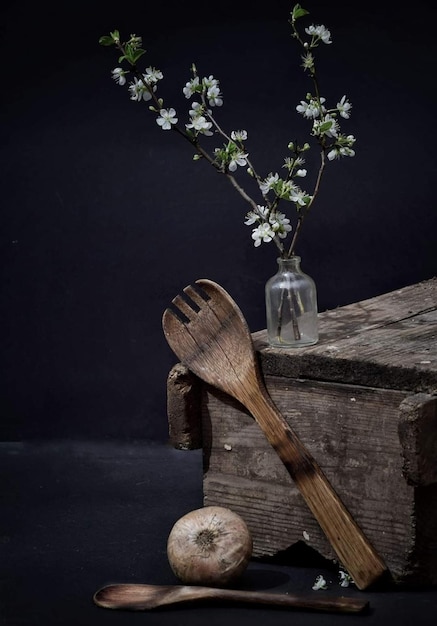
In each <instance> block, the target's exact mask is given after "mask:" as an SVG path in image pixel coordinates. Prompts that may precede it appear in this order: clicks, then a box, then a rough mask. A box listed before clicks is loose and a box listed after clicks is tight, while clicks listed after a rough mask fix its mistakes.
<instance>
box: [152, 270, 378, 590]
mask: <svg viewBox="0 0 437 626" xmlns="http://www.w3.org/2000/svg"><path fill="white" fill-rule="evenodd" d="M162 326H163V330H164V335H165V337H166V339H167V342H168V344H169V346H170V347H171V349H172V350H173V352H174V353H175V354H176V356H177V357H178V359H179V360H180V361H181V363H183V364H184V365H185V366H186V367H188V368H189V369H190V370H191V371H192V372H193V373H194V374H195V375H196V376H198V377H199V378H201V379H202V380H203V381H205V382H206V383H208V384H210V385H213V386H214V387H216V388H217V389H220V390H221V391H224V392H225V393H227V394H228V395H230V396H232V397H233V398H235V399H236V400H238V401H239V402H240V403H241V404H242V405H244V406H245V407H246V409H247V410H248V411H249V412H250V413H251V414H252V415H253V417H254V418H255V420H256V422H257V423H258V424H259V426H260V427H261V429H262V430H263V432H264V434H265V436H266V438H267V440H268V441H269V443H270V444H271V445H272V446H273V448H274V449H275V450H276V452H277V454H278V455H279V457H280V459H281V460H282V462H283V463H284V465H285V467H286V469H287V471H288V473H289V474H290V476H291V478H292V479H293V480H294V482H295V484H296V486H297V488H298V489H299V491H300V493H301V494H302V496H303V498H304V499H305V501H306V503H307V505H308V507H309V508H310V510H311V512H312V513H313V515H314V517H315V518H316V519H317V521H318V523H319V524H320V527H321V528H322V530H323V531H324V533H325V535H326V537H327V539H328V541H329V542H330V543H331V545H332V547H333V549H334V550H335V552H336V554H337V556H338V558H339V560H340V561H341V563H342V564H343V566H344V568H345V569H346V570H347V571H348V573H349V574H350V576H351V577H352V579H353V581H354V583H355V584H356V586H357V587H358V588H359V589H366V588H367V587H368V586H369V585H371V584H373V583H374V582H376V581H377V580H378V579H379V578H380V577H381V576H382V574H383V573H384V572H386V571H387V568H386V566H385V564H384V561H383V560H382V558H381V557H380V556H379V555H378V554H377V552H376V551H375V549H374V548H373V546H372V545H371V544H370V542H369V541H368V539H367V538H366V537H365V535H364V533H363V532H362V530H361V529H360V528H359V526H358V524H357V523H356V522H355V520H354V519H353V517H352V516H351V514H350V513H349V511H348V510H347V509H346V507H345V505H344V504H343V502H342V501H341V500H340V498H339V496H338V495H337V493H336V492H335V490H334V489H333V487H332V486H331V484H330V483H329V481H328V479H327V478H326V476H325V474H324V473H323V472H322V470H321V468H320V467H319V465H318V464H317V462H316V461H315V459H314V458H313V456H312V455H311V454H310V452H309V451H308V450H307V449H306V447H305V446H304V444H303V443H302V442H301V441H300V439H299V438H298V436H297V435H296V433H295V432H294V431H293V430H292V429H291V428H290V426H289V425H288V423H287V422H286V420H285V418H284V417H283V416H282V414H281V413H280V412H279V410H278V409H277V407H276V406H275V404H274V403H273V400H272V399H271V398H270V396H269V394H268V392H267V389H266V387H265V385H264V382H263V379H262V375H261V371H260V368H259V365H258V361H257V357H256V352H255V349H254V346H253V342H252V336H251V333H250V330H249V327H248V325H247V322H246V320H245V318H244V316H243V314H242V312H241V311H240V309H239V307H238V306H237V304H236V303H235V302H234V301H233V300H232V298H231V297H230V295H229V294H228V293H227V292H226V291H225V290H224V289H223V288H222V287H221V286H220V285H218V284H217V283H214V282H213V281H211V280H208V279H200V280H197V281H196V282H195V283H194V285H189V286H187V287H185V289H184V290H183V295H177V296H176V297H175V298H174V299H173V300H172V305H171V306H170V307H168V308H167V309H166V310H165V311H164V314H163V318H162Z"/></svg>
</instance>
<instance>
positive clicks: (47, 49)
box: [0, 0, 437, 626]
mask: <svg viewBox="0 0 437 626" xmlns="http://www.w3.org/2000/svg"><path fill="white" fill-rule="evenodd" d="M303 4H304V6H305V7H306V8H307V9H308V10H310V12H311V14H312V16H313V17H314V21H315V22H316V23H325V24H326V25H327V26H328V27H329V28H330V30H331V32H332V37H333V41H334V43H333V44H332V46H329V47H326V48H324V50H323V52H324V54H323V64H322V67H321V68H320V69H321V75H320V77H321V81H322V92H323V94H324V95H326V97H327V98H328V100H329V101H331V99H332V100H333V102H334V103H335V102H337V98H341V96H342V95H343V94H347V95H348V96H349V98H350V99H351V101H352V103H353V105H354V109H353V115H352V118H351V120H350V121H349V122H348V123H345V124H344V126H343V128H344V130H346V129H347V131H348V132H351V133H353V134H354V135H355V136H356V137H357V146H356V149H357V155H356V157H355V158H354V159H349V160H344V161H342V162H335V163H332V164H330V165H329V167H328V170H327V175H326V178H325V180H324V184H323V186H322V190H321V195H320V198H319V199H318V201H317V204H316V205H315V206H314V213H313V215H312V216H311V217H310V219H309V220H308V223H307V224H306V226H305V229H304V231H303V237H302V239H301V244H300V248H299V252H300V254H301V256H302V257H303V267H304V269H305V270H306V271H307V272H308V273H309V274H310V275H311V276H313V278H314V279H315V280H316V282H317V286H318V296H319V309H320V310H321V311H323V310H326V309H328V308H333V307H337V306H341V305H344V304H347V303H350V302H353V301H357V300H361V299H364V298H368V297H372V296H376V295H379V294H381V293H384V292H387V291H390V290H393V289H397V288H400V287H403V286H406V285H408V284H413V283H415V282H418V281H421V280H425V279H427V278H431V277H433V276H434V275H435V274H436V269H437V267H436V266H437V263H436V242H435V230H436V225H437V215H436V207H435V199H434V191H435V183H436V179H437V176H436V174H437V167H436V158H435V146H436V139H437V131H436V124H435V59H436V48H437V43H436V37H435V23H436V18H437V9H436V7H435V5H434V3H433V2H425V0H416V1H415V2H414V3H412V4H410V5H407V7H406V8H402V9H400V8H399V5H398V3H392V2H380V3H370V2H361V1H358V2H338V1H335V0H333V1H332V2H322V1H317V0H308V1H307V2H304V3H303ZM292 5H293V2H289V1H288V0H287V1H283V0H276V1H274V0H270V1H269V2H263V3H260V2H257V1H256V0H255V1H243V2H238V1H233V2H230V1H228V0H221V1H220V2H219V3H203V4H201V3H197V2H194V1H193V2H190V3H182V2H175V1H173V0H167V2H165V3H151V2H145V1H144V0H142V1H141V2H139V1H138V0H132V1H130V2H114V1H113V0H107V1H106V2H102V1H101V0H99V1H96V0H94V1H93V0H88V1H87V2H83V1H82V0H78V1H76V2H74V3H68V2H67V3H58V4H54V3H48V2H39V3H36V2H30V1H29V0H23V1H21V2H14V3H12V2H3V3H2V7H1V9H0V42H1V50H0V52H1V57H0V58H1V98H0V107H1V117H0V120H1V122H0V123H1V128H0V165H1V174H2V175H1V189H0V197H1V216H2V228H1V229H0V237H1V247H0V250H1V261H0V267H1V272H2V276H1V280H0V286H1V299H0V301H1V322H0V333H1V343H0V345H1V348H0V354H1V361H0V363H1V377H0V381H1V389H0V623H1V624H2V625H3V624H4V625H5V626H40V625H41V626H42V625H44V626H51V625H53V626H55V625H56V626H59V625H60V624H62V626H78V625H80V626H97V625H98V624H102V625H103V624H104V625H106V624H120V626H121V625H123V626H126V625H127V624H133V623H138V624H140V623H141V624H144V623H145V620H147V624H150V625H155V624H156V626H163V624H166V625H170V624H171V625H175V626H176V625H180V624H188V623H190V624H191V625H192V626H195V625H197V624H204V623H205V621H207V622H208V624H211V625H212V624H217V625H221V624H223V623H227V624H238V625H239V626H243V625H246V624H247V625H248V626H249V624H250V626H254V625H255V624H265V623H266V622H267V621H268V622H269V623H271V624H275V625H276V626H280V625H281V626H282V624H284V626H285V624H289V623H291V622H292V623H293V624H295V625H296V626H313V625H314V624H315V623H317V624H318V625H319V626H323V624H326V626H328V625H329V626H331V625H332V626H333V625H337V624H338V623H339V622H340V620H341V621H342V623H345V624H351V625H352V624H358V622H359V623H364V622H363V620H364V621H365V622H366V624H369V625H372V626H382V624H387V623H396V624H398V626H411V624H412V623H417V624H419V623H420V625H421V626H428V625H429V626H431V625H434V624H435V615H436V611H437V604H436V602H437V596H436V593H435V590H411V591H403V590H399V591H396V592H393V591H390V590H389V591H384V590H382V591H381V590H376V591H375V592H369V593H367V592H366V597H367V598H368V599H369V602H370V606H371V609H370V613H369V614H368V615H366V616H338V615H335V614H326V615H319V614H311V613H305V612H303V611H296V612H292V613H291V614H290V613H289V612H287V611H285V612H281V611H277V612H274V611H273V610H272V609H271V608H270V607H265V608H256V609H249V608H247V609H243V608H241V609H240V608H233V609H231V608H225V607H223V606H214V607H213V608H212V610H211V609H209V608H208V607H195V608H192V609H185V610H181V609H175V610H165V611H163V612H161V613H159V612H155V613H149V614H147V615H144V614H143V613H137V614H132V613H131V614H126V613H123V612H111V611H107V610H102V609H99V608H98V607H96V606H95V605H94V604H93V602H92V596H93V594H94V592H95V591H96V590H97V589H98V588H99V587H101V586H103V585H105V584H110V583H114V582H115V583H123V582H147V583H154V584H158V585H159V584H176V583H177V582H178V581H177V580H176V578H175V576H174V575H173V573H172V572H171V570H170V567H169V564H168V561H167V556H166V539H167V537H168V533H169V532H170V529H171V527H172V525H173V524H174V522H175V521H176V520H177V519H178V518H179V517H181V516H182V515H183V514H184V513H186V512H188V511H189V510H192V509H194V508H197V507H200V506H202V504H203V499H202V454H201V451H200V450H197V451H190V452H188V451H182V450H175V449H172V448H171V446H170V445H169V443H168V432H167V417H166V379H167V374H168V372H169V370H170V368H171V366H172V365H173V364H174V363H175V362H176V359H175V357H174V355H173V353H172V352H171V350H170V348H169V347H168V345H167V343H166V341H165V338H164V335H163V333H162V329H161V316H162V313H163V311H164V309H165V307H166V306H167V305H168V303H169V302H170V300H171V299H172V298H173V297H174V296H175V295H176V294H177V293H178V292H180V291H181V289H182V288H183V287H184V286H185V285H187V284H188V283H191V282H192V281H194V280H196V279H198V278H210V279H212V280H215V281H217V282H219V283H220V284H222V285H223V286H224V287H225V289H227V290H228V291H229V293H230V294H231V295H232V296H233V297H234V299H235V300H236V301H237V303H238V304H239V305H240V307H241V309H242V310H243V312H244V314H245V316H246V317H247V320H248V322H249V326H250V328H251V329H252V330H253V331H256V330H259V329H261V328H263V327H264V325H265V319H264V318H265V313H264V284H265V282H266V280H267V279H268V278H269V277H270V276H271V275H272V274H273V273H274V272H275V270H276V249H275V248H273V247H270V246H265V247H262V248H261V249H255V248H254V247H253V245H252V241H251V239H250V229H248V227H247V226H245V225H244V223H243V217H244V214H245V212H246V210H247V206H246V205H245V204H244V203H243V202H242V200H241V199H240V198H239V196H238V195H237V194H236V193H235V192H234V190H233V189H231V188H230V186H229V185H228V183H227V182H226V180H224V179H222V178H220V177H219V176H218V175H217V174H216V173H215V172H214V171H213V170H212V168H210V167H208V166H207V165H206V164H205V163H193V162H192V159H191V156H192V155H191V151H190V148H189V146H188V144H185V142H183V141H181V140H180V139H179V138H178V137H177V136H176V135H175V133H163V132H162V131H161V130H160V129H159V128H158V127H157V125H156V124H155V122H154V121H153V119H151V118H150V116H149V115H148V111H147V107H146V106H142V105H140V104H138V103H134V102H131V101H130V100H129V96H128V93H127V91H126V90H125V89H122V88H120V87H118V86H117V85H116V84H115V83H114V81H113V80H112V79H111V74H110V72H111V70H112V69H113V67H115V66H116V65H117V61H116V55H115V54H114V51H112V50H109V49H106V48H102V47H101V46H99V44H98V39H99V37H100V36H101V35H103V34H107V33H108V32H109V31H110V30H113V29H115V28H118V29H120V31H121V32H122V33H124V34H125V35H129V34H130V33H136V34H140V35H142V36H143V38H144V44H145V47H146V48H147V50H148V56H147V64H151V65H154V66H156V67H158V68H160V69H161V70H162V71H163V72H164V75H165V80H164V82H163V83H161V84H162V87H163V93H164V94H165V96H166V100H167V102H168V105H170V104H173V103H174V105H175V107H176V108H182V109H183V110H186V101H185V99H184V98H183V96H181V93H180V90H181V88H182V86H183V85H184V83H185V81H186V80H187V79H188V77H189V68H190V65H191V63H192V62H193V61H195V62H196V63H197V65H198V68H199V72H200V73H201V74H202V75H209V74H213V75H215V76H216V77H217V78H219V79H220V81H221V87H222V90H223V93H224V98H225V106H224V107H223V108H222V110H220V112H219V115H220V121H221V122H222V123H223V126H224V127H225V128H228V129H232V128H246V129H247V130H248V131H249V137H250V150H251V157H252V159H253V161H254V163H255V165H256V166H257V169H258V170H259V171H260V172H265V174H268V173H269V172H270V171H275V170H277V169H279V168H280V166H281V164H282V159H283V157H284V152H285V147H286V145H287V143H288V142H289V141H290V139H294V135H295V133H296V130H295V128H296V126H298V127H299V130H298V132H303V124H302V119H301V118H300V116H299V115H298V114H297V113H295V106H296V104H297V103H298V102H299V101H300V100H301V99H302V98H303V97H304V95H305V93H306V90H307V88H308V87H307V85H308V84H307V83H306V81H305V79H304V77H303V74H302V72H301V70H300V68H299V59H298V57H297V55H296V47H295V45H294V42H293V40H292V39H291V37H290V29H289V26H288V24H287V19H288V15H289V11H290V9H291V7H292ZM300 129H302V130H300ZM305 133H306V127H305ZM305 137H306V134H305ZM303 564H304V565H305V567H304V568H303V567H297V568H296V567H295V566H294V565H293V566H290V567H289V566H283V565H274V564H262V563H251V564H250V566H249V569H248V572H247V575H246V576H245V578H244V580H243V581H242V585H243V587H244V588H246V589H257V590H263V589H264V590H272V591H275V590H276V591H277V592H279V593H290V592H297V593H300V592H302V593H308V592H310V593H311V585H312V583H313V581H314V580H315V577H316V576H317V575H318V574H319V573H320V572H321V571H323V572H324V570H323V569H322V565H321V564H320V563H317V564H315V563H311V561H310V560H308V559H307V558H306V559H305V561H304V563H303ZM331 565H332V564H331ZM326 576H327V579H328V580H329V581H330V583H329V584H330V593H332V594H334V595H335V594H337V595H338V594H339V593H346V595H358V596H361V597H362V593H361V592H359V591H358V590H357V589H356V588H350V589H346V590H341V589H339V587H338V585H337V584H336V582H335V579H334V578H333V574H332V572H331V573H330V572H327V573H326ZM331 579H332V580H334V582H331ZM313 593H315V594H318V593H325V592H313Z"/></svg>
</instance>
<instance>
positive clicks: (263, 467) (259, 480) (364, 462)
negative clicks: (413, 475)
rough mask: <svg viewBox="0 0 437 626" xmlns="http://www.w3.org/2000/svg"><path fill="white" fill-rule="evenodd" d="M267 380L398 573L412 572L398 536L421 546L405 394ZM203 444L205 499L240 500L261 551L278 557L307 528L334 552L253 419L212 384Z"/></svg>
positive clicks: (317, 543) (320, 546)
mask: <svg viewBox="0 0 437 626" xmlns="http://www.w3.org/2000/svg"><path fill="white" fill-rule="evenodd" d="M267 383H268V388H269V392H270V393H271V396H272V398H273V399H274V401H275V403H276V404H277V406H278V408H279V409H280V410H281V411H282V412H283V414H284V415H285V416H286V418H287V421H288V422H289V424H290V426H292V428H293V429H294V430H295V431H296V432H297V433H298V435H299V437H300V438H301V439H302V441H303V442H304V443H305V445H306V446H307V447H308V449H309V450H310V452H311V453H312V454H313V455H314V456H315V458H316V459H317V460H318V462H319V464H320V465H321V467H322V469H323V471H324V472H325V474H326V475H327V477H328V479H329V480H330V482H331V483H332V484H333V486H334V488H335V489H336V490H337V492H338V493H339V494H341V498H342V500H343V502H344V503H345V504H346V506H347V507H348V509H349V510H350V512H351V513H352V515H353V517H354V519H355V520H356V521H357V522H358V524H359V525H360V527H361V528H363V530H364V531H365V533H366V535H367V536H368V538H369V539H370V541H371V542H372V543H373V545H374V546H375V548H376V549H377V550H378V552H380V553H381V555H382V556H383V558H384V559H385V560H386V562H387V564H388V565H389V567H390V570H391V571H392V573H393V574H394V575H395V576H399V575H400V574H405V561H404V559H405V556H404V554H402V555H399V545H403V546H409V547H410V550H413V547H414V535H413V528H412V526H411V516H412V515H414V489H413V488H412V487H411V486H409V485H408V484H407V482H406V481H405V479H404V478H403V474H402V456H401V454H400V447H399V438H398V412H399V404H400V403H401V402H402V401H403V400H404V399H405V393H403V392H398V391H390V390H378V389H365V388H362V387H354V386H349V385H339V384H333V383H314V382H311V381H293V380H286V379H283V378H274V379H272V378H268V379H267ZM363 442H365V445H363ZM203 447H204V454H205V470H206V475H205V482H204V494H205V502H207V503H208V504H211V503H219V502H221V503H222V504H223V503H224V504H225V505H228V506H230V507H233V508H235V506H237V507H238V510H239V511H240V512H241V513H244V517H245V519H246V521H247V523H248V524H249V526H250V528H251V530H252V533H253V535H254V554H255V556H266V555H268V556H273V555H274V554H275V553H278V552H280V551H282V550H286V549H288V548H289V547H290V546H292V545H293V544H295V543H296V542H298V541H305V537H304V534H305V535H308V536H309V537H310V539H309V540H308V541H307V542H308V545H310V546H311V547H312V548H314V549H315V550H317V551H318V552H319V553H320V554H322V555H323V556H325V557H326V558H331V559H335V555H334V553H333V552H332V549H331V548H330V546H329V544H328V543H327V542H326V539H325V537H324V535H323V533H322V532H321V530H320V528H319V527H318V525H317V523H316V522H315V521H314V520H313V517H312V515H311V514H310V512H309V510H308V508H307V506H306V504H305V502H304V501H303V500H302V498H301V497H300V495H299V493H298V492H297V490H296V488H295V487H294V485H293V483H292V481H291V480H290V478H289V476H288V474H287V472H286V471H285V470H284V468H283V467H282V464H281V463H280V461H279V459H277V457H276V455H275V454H274V452H272V451H271V449H270V447H269V445H268V443H267V442H266V440H265V438H264V436H263V434H262V432H261V431H260V429H259V428H258V426H257V425H256V424H255V423H254V421H253V419H252V418H251V417H250V416H249V415H247V413H246V412H244V410H243V411H242V410H241V407H240V406H239V405H238V403H235V401H232V400H230V399H229V398H228V397H226V396H224V395H223V394H220V393H218V392H216V391H215V390H213V389H211V388H208V390H207V391H205V395H204V400H203Z"/></svg>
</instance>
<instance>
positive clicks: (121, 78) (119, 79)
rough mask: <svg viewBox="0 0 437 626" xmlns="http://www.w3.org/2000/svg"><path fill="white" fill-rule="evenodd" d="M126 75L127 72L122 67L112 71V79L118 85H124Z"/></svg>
mask: <svg viewBox="0 0 437 626" xmlns="http://www.w3.org/2000/svg"><path fill="white" fill-rule="evenodd" d="M126 74H127V72H126V71H125V70H124V69H123V68H122V67H116V68H115V69H113V70H112V78H113V79H114V80H115V82H116V83H118V84H119V85H125V84H126Z"/></svg>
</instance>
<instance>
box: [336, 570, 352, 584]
mask: <svg viewBox="0 0 437 626" xmlns="http://www.w3.org/2000/svg"><path fill="white" fill-rule="evenodd" d="M339 576H340V587H349V585H350V584H351V583H353V582H354V581H353V580H352V578H351V576H350V575H349V574H348V573H347V572H344V571H343V570H340V571H339Z"/></svg>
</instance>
